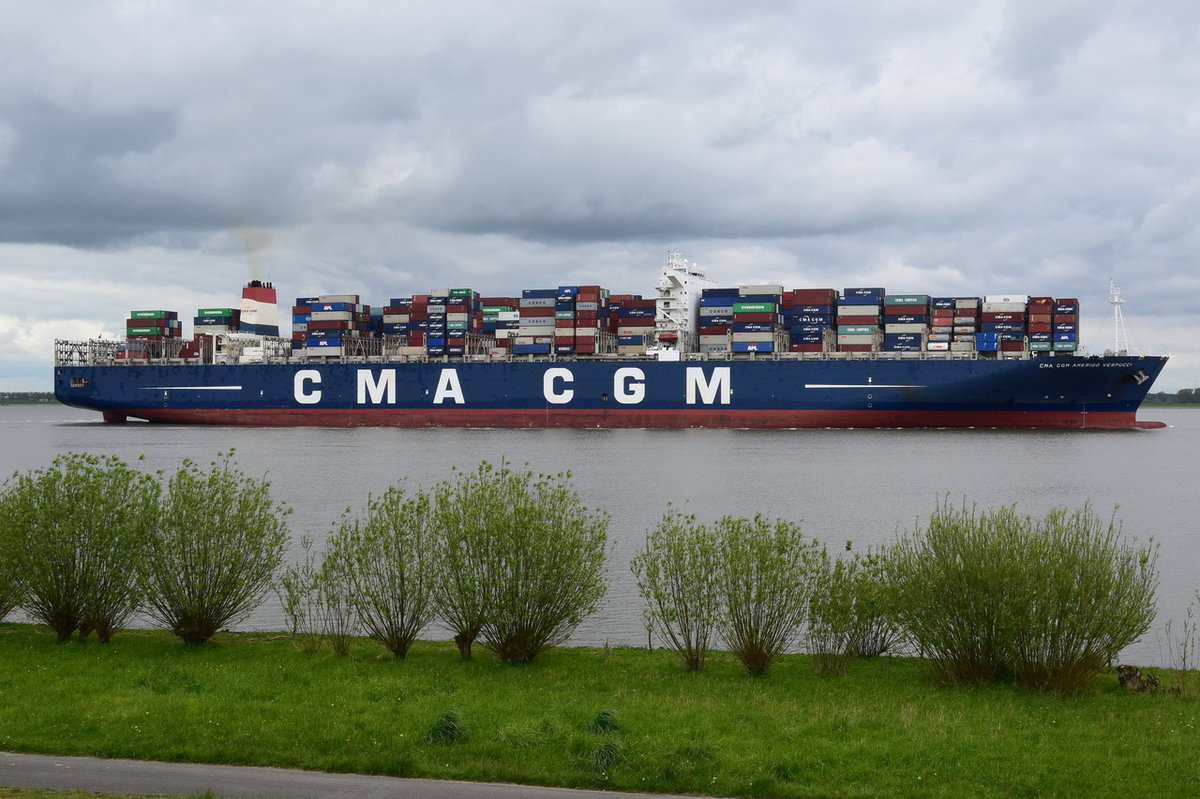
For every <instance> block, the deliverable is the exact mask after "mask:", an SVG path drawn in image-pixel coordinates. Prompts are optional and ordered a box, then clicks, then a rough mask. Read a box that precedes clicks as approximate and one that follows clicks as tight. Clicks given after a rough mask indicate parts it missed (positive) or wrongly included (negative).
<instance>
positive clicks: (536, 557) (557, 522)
mask: <svg viewBox="0 0 1200 799" xmlns="http://www.w3.org/2000/svg"><path fill="white" fill-rule="evenodd" d="M436 497H437V500H436V505H437V511H436V518H437V522H436V523H437V527H438V531H439V534H440V535H441V536H442V537H443V568H444V570H445V571H444V573H443V577H442V584H441V592H440V596H441V601H440V606H441V615H442V618H443V619H444V620H445V621H446V623H447V624H448V625H449V626H450V627H451V629H453V630H454V631H455V634H456V635H455V640H456V641H457V642H458V644H459V649H460V652H462V653H463V655H464V657H465V656H469V653H470V642H471V640H472V639H473V637H474V634H475V633H476V631H477V633H478V635H479V638H480V640H481V641H482V642H483V644H484V646H486V647H487V648H488V649H490V650H491V651H493V652H494V653H495V654H496V656H497V657H498V658H499V659H500V660H502V661H504V662H508V663H521V662H525V661H529V660H532V659H533V658H535V657H536V656H537V655H538V653H540V652H541V651H543V650H544V649H546V648H547V647H550V646H554V645H555V644H560V643H562V642H563V641H565V640H566V639H567V637H568V636H569V635H570V634H571V631H572V630H574V629H575V628H576V627H577V626H578V625H579V623H580V622H581V621H582V620H583V619H584V618H586V617H587V616H589V615H590V614H592V613H593V612H595V610H596V608H597V606H598V605H599V602H600V600H601V598H602V597H603V596H604V592H605V589H606V587H607V586H606V582H605V577H606V561H607V555H608V514H607V513H605V512H604V511H601V510H593V509H589V508H587V507H585V506H584V505H583V504H582V503H581V502H580V499H579V495H578V494H577V493H576V492H575V490H574V489H573V488H571V485H570V474H569V473H565V472H564V473H560V474H558V475H545V474H542V475H534V474H533V473H532V472H530V471H524V472H518V471H515V470H514V469H512V468H511V467H510V466H509V465H508V464H507V463H506V462H504V461H502V462H501V463H500V466H499V467H496V466H492V465H491V464H489V463H486V462H484V463H482V464H481V465H480V466H479V468H478V470H476V471H475V472H472V473H468V474H462V475H459V476H458V477H457V478H456V479H453V480H451V481H448V482H447V483H445V484H443V485H441V486H439V487H438V489H437V491H436ZM476 623H478V625H479V626H478V627H477V628H474V625H475V624H476Z"/></svg>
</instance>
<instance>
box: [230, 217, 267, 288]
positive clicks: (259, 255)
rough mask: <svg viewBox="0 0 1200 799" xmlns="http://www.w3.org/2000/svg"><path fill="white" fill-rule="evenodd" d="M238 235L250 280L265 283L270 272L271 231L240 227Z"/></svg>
mask: <svg viewBox="0 0 1200 799" xmlns="http://www.w3.org/2000/svg"><path fill="white" fill-rule="evenodd" d="M237 234H238V236H239V237H240V238H241V240H242V249H243V251H244V252H245V257H246V268H247V269H248V270H249V271H250V279H251V280H259V281H265V280H266V279H267V273H268V272H269V271H270V270H269V268H268V267H269V266H270V262H271V231H270V230H267V229H266V228H259V227H240V228H238V229H237Z"/></svg>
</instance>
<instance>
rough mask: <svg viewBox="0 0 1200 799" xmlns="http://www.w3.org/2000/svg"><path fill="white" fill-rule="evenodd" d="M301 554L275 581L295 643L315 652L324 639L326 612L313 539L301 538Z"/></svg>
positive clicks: (280, 602)
mask: <svg viewBox="0 0 1200 799" xmlns="http://www.w3.org/2000/svg"><path fill="white" fill-rule="evenodd" d="M300 550H301V558H300V560H299V561H297V562H296V563H292V564H290V565H288V566H285V567H284V568H283V570H282V571H281V572H280V573H279V579H278V580H277V581H276V583H275V595H276V596H278V597H279V604H280V606H282V608H283V615H284V617H285V618H287V620H288V631H289V632H291V634H292V646H294V647H296V649H298V650H300V651H301V652H306V653H308V654H312V653H314V652H317V651H319V650H320V649H321V645H322V644H323V643H324V632H325V631H324V627H325V620H324V613H323V612H322V607H321V602H320V586H319V578H320V570H319V566H318V565H317V562H316V553H315V552H314V551H313V542H312V539H311V538H309V537H308V536H305V537H304V538H302V539H300Z"/></svg>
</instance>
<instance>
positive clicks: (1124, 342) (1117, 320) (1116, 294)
mask: <svg viewBox="0 0 1200 799" xmlns="http://www.w3.org/2000/svg"><path fill="white" fill-rule="evenodd" d="M1108 304H1109V305H1111V306H1112V309H1113V334H1114V335H1113V353H1114V354H1115V355H1128V354H1129V334H1128V332H1127V331H1126V330H1125V313H1124V311H1122V310H1121V306H1122V305H1124V304H1125V300H1123V299H1121V290H1120V289H1119V288H1117V285H1116V283H1115V282H1114V281H1113V279H1112V278H1109V279H1108Z"/></svg>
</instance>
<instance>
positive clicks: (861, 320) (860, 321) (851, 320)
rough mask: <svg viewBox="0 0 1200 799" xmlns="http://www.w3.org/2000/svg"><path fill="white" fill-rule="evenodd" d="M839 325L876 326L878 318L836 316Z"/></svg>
mask: <svg viewBox="0 0 1200 799" xmlns="http://www.w3.org/2000/svg"><path fill="white" fill-rule="evenodd" d="M837 323H838V324H839V325H878V324H879V317H878V316H874V315H872V316H838V318H837Z"/></svg>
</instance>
